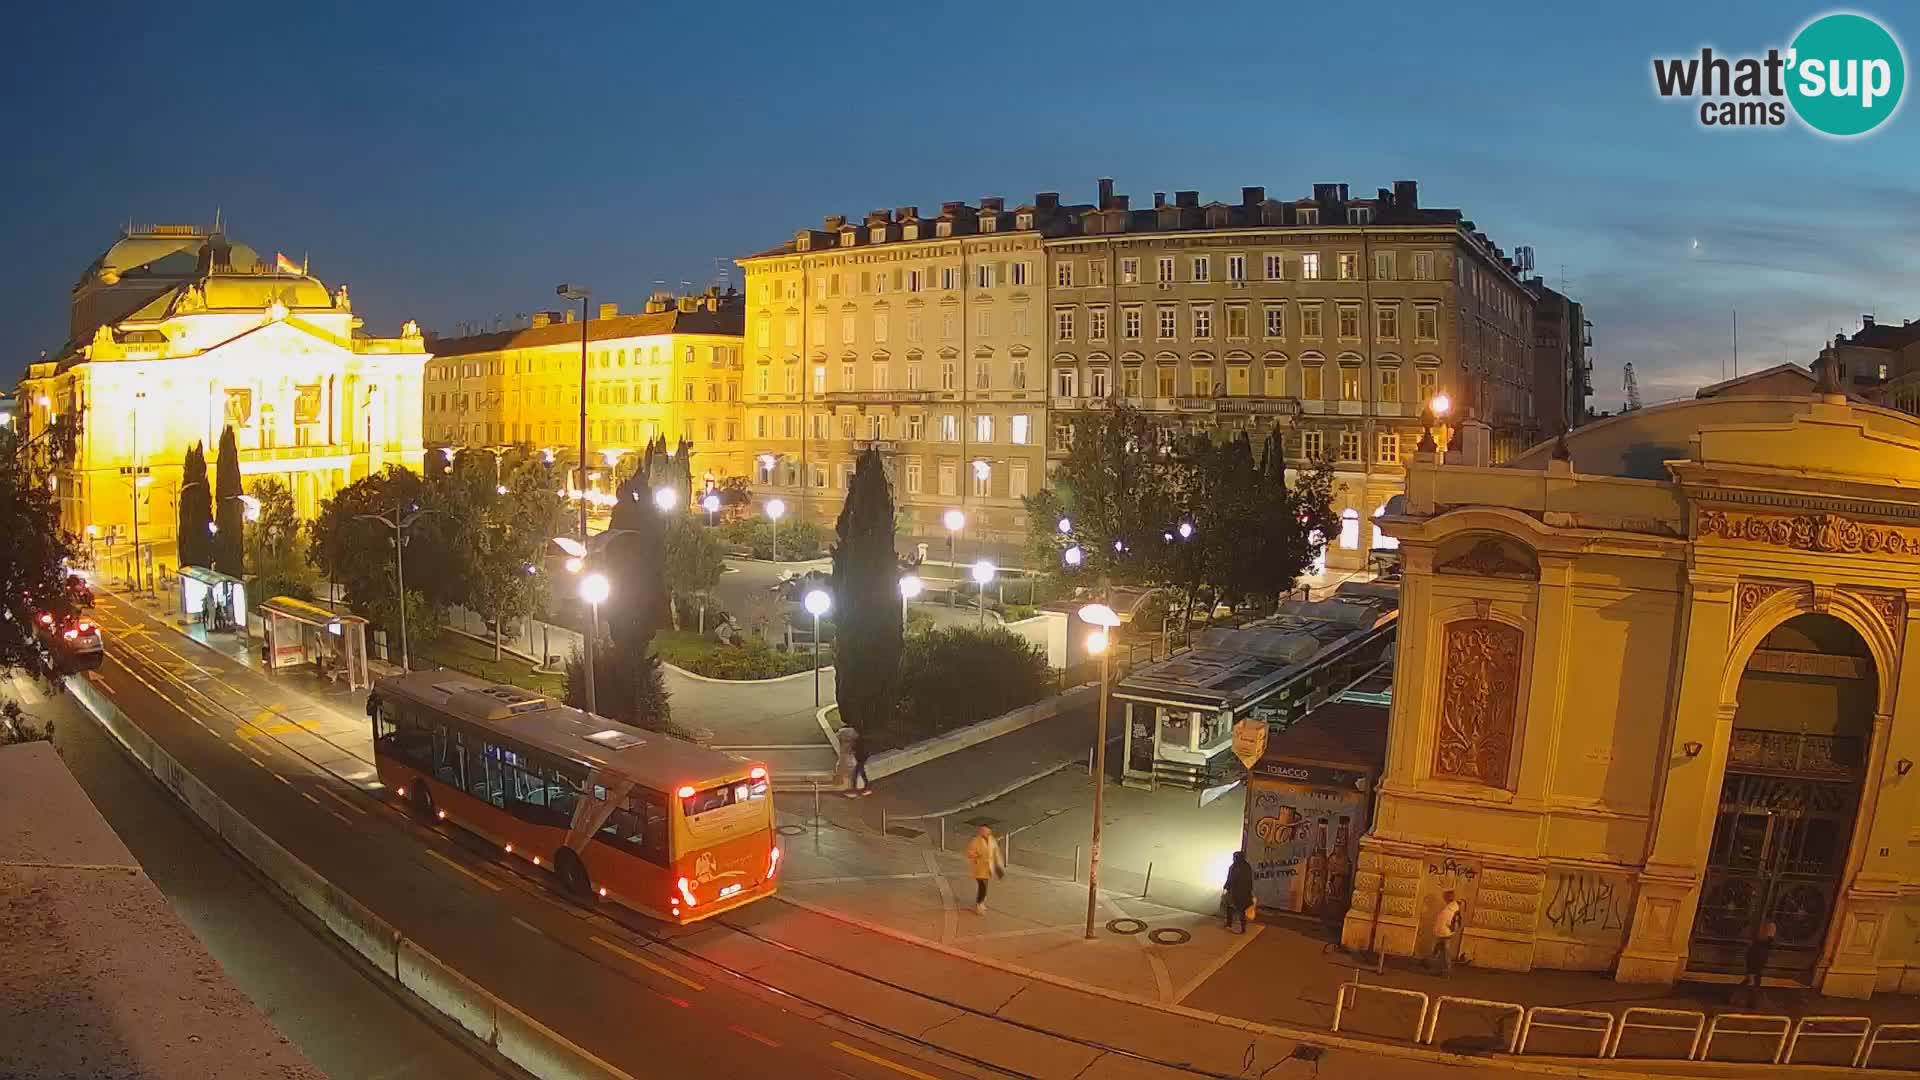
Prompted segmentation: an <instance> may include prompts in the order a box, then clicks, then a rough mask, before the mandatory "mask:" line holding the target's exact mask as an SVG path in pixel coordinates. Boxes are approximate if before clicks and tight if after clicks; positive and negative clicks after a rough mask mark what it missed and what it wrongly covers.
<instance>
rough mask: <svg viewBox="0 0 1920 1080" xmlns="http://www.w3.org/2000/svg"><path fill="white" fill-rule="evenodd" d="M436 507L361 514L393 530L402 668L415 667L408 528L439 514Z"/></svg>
mask: <svg viewBox="0 0 1920 1080" xmlns="http://www.w3.org/2000/svg"><path fill="white" fill-rule="evenodd" d="M439 512H440V511H438V510H434V509H427V510H420V509H414V510H410V511H408V512H407V513H404V514H402V513H401V512H400V511H398V510H396V511H394V512H393V513H392V514H391V515H387V514H360V515H358V516H359V517H361V518H364V519H365V520H367V521H377V522H379V523H380V524H382V525H385V526H386V527H387V528H389V529H392V530H393V580H394V586H395V590H396V591H397V592H398V594H399V607H400V670H401V671H410V670H412V668H413V655H412V648H411V643H410V642H409V641H408V640H407V530H408V529H409V528H411V527H412V526H413V523H414V522H416V521H419V520H420V519H421V518H422V517H424V516H426V515H427V514H437V513H439Z"/></svg>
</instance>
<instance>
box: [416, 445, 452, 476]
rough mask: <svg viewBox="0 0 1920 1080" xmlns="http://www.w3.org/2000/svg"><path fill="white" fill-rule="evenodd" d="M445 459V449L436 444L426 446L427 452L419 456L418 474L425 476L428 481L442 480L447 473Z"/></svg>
mask: <svg viewBox="0 0 1920 1080" xmlns="http://www.w3.org/2000/svg"><path fill="white" fill-rule="evenodd" d="M447 461H448V458H447V450H446V449H443V448H442V447H438V446H430V447H428V448H427V452H426V453H424V454H422V455H421V456H420V475H422V476H424V477H426V478H427V482H428V483H435V482H438V481H440V480H444V479H445V478H446V475H447Z"/></svg>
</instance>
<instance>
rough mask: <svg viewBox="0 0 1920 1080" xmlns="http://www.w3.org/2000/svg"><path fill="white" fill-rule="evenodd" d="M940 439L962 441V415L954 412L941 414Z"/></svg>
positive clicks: (943, 440)
mask: <svg viewBox="0 0 1920 1080" xmlns="http://www.w3.org/2000/svg"><path fill="white" fill-rule="evenodd" d="M940 441H941V442H959V441H960V417H959V416H958V415H956V414H954V413H941V414H940Z"/></svg>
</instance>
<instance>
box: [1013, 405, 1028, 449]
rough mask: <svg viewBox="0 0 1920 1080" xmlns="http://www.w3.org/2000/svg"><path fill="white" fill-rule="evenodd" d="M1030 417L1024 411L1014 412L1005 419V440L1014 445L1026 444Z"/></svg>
mask: <svg viewBox="0 0 1920 1080" xmlns="http://www.w3.org/2000/svg"><path fill="white" fill-rule="evenodd" d="M1030 422H1031V421H1030V418H1029V417H1028V416H1027V414H1026V413H1014V414H1013V416H1011V417H1009V418H1008V420H1007V441H1008V442H1010V443H1012V444H1013V445H1015V446H1025V445H1027V439H1028V438H1029V435H1028V425H1029V423H1030Z"/></svg>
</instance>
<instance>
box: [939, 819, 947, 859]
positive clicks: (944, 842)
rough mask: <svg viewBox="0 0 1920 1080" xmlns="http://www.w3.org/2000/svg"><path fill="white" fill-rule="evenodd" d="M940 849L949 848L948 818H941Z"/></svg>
mask: <svg viewBox="0 0 1920 1080" xmlns="http://www.w3.org/2000/svg"><path fill="white" fill-rule="evenodd" d="M940 850H941V851H945V850H947V819H946V818H941V819H940Z"/></svg>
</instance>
